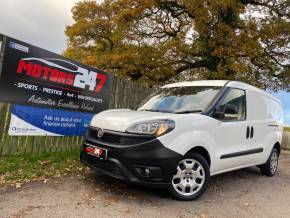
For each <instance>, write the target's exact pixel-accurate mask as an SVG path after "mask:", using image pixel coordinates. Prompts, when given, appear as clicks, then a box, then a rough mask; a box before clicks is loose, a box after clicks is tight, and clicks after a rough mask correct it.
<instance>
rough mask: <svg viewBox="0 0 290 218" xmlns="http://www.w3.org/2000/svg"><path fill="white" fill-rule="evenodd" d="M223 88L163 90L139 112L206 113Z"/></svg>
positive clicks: (186, 87) (146, 102)
mask: <svg viewBox="0 0 290 218" xmlns="http://www.w3.org/2000/svg"><path fill="white" fill-rule="evenodd" d="M221 88H222V87H213V86H183V87H172V88H163V89H161V90H160V91H159V92H157V93H155V94H153V95H152V96H150V97H149V98H147V99H145V101H143V102H142V103H141V104H140V105H139V106H138V108H137V110H144V111H156V112H167V113H198V112H202V111H204V110H205V109H206V108H207V107H208V106H209V104H210V103H211V102H212V101H213V99H214V98H215V96H216V95H217V94H218V92H219V91H220V90H221Z"/></svg>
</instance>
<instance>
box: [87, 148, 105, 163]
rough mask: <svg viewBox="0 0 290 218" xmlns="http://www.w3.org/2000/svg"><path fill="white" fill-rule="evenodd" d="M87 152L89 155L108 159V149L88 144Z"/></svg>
mask: <svg viewBox="0 0 290 218" xmlns="http://www.w3.org/2000/svg"><path fill="white" fill-rule="evenodd" d="M85 152H86V153H88V154H89V155H92V156H95V157H97V158H99V159H100V160H106V159H107V153H108V151H107V149H103V148H98V147H93V146H87V147H86V148H85Z"/></svg>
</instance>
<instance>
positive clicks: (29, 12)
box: [0, 0, 79, 53]
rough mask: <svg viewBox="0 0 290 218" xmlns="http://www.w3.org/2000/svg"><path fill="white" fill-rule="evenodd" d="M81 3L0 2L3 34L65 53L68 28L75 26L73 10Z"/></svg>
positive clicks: (47, 0) (69, 0)
mask: <svg viewBox="0 0 290 218" xmlns="http://www.w3.org/2000/svg"><path fill="white" fill-rule="evenodd" d="M78 1H79V0H0V14H1V19H0V33H2V34H4V35H8V36H11V37H14V38H17V39H19V40H21V41H25V42H28V43H30V44H33V45H36V46H39V47H42V48H45V49H47V50H49V51H53V52H56V53H62V52H63V51H64V49H65V48H66V37H65V34H64V30H65V26H66V25H69V24H72V23H73V19H72V14H71V8H72V7H73V6H74V4H75V3H76V2H78Z"/></svg>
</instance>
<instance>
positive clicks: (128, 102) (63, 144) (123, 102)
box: [0, 77, 153, 156]
mask: <svg viewBox="0 0 290 218" xmlns="http://www.w3.org/2000/svg"><path fill="white" fill-rule="evenodd" d="M152 92H153V90H152V89H149V88H147V87H145V86H142V85H140V84H137V83H134V82H131V81H128V80H124V79H121V78H118V77H113V82H112V86H111V96H110V108H131V107H134V106H136V104H137V103H138V102H140V101H141V100H143V99H144V98H145V97H146V96H148V95H149V94H151V93H152ZM11 106H12V105H11V104H7V103H0V156H4V155H11V154H26V153H36V154H37V153H41V152H45V151H46V152H53V151H71V150H74V149H78V147H79V146H80V145H81V143H82V137H77V136H70V137H68V136H65V137H58V136H57V137H56V136H9V135H8V129H9V125H10V117H11Z"/></svg>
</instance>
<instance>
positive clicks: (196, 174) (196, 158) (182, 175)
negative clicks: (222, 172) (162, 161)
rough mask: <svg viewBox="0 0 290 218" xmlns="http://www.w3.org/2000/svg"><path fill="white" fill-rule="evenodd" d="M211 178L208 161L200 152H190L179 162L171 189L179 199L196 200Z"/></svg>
mask: <svg viewBox="0 0 290 218" xmlns="http://www.w3.org/2000/svg"><path fill="white" fill-rule="evenodd" d="M209 178H210V172H209V166H208V163H207V161H206V160H205V159H204V158H203V157H202V156H201V155H200V154H197V153H190V154H188V155H187V156H186V157H185V159H183V160H181V161H180V162H179V163H178V165H177V167H176V174H175V175H173V177H172V180H171V185H170V191H171V193H172V195H173V196H174V197H175V198H176V199H178V200H184V201H190V200H194V199H196V198H198V197H199V196H201V195H202V194H203V193H204V192H205V190H206V187H207V184H208V181H209Z"/></svg>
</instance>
